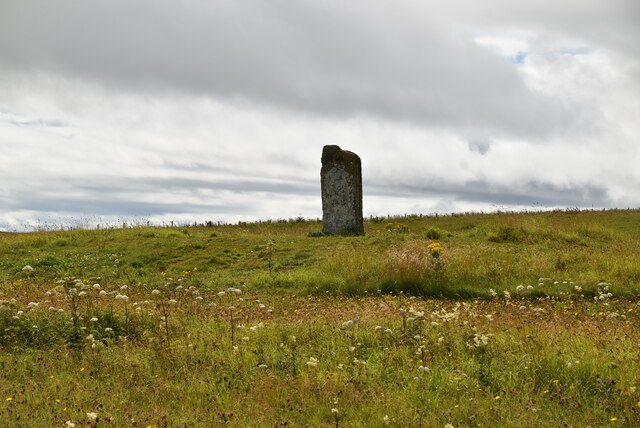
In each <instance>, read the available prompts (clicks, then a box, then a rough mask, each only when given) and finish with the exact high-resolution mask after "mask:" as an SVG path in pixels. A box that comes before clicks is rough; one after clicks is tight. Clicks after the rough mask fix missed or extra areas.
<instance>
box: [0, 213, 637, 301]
mask: <svg viewBox="0 0 640 428" xmlns="http://www.w3.org/2000/svg"><path fill="white" fill-rule="evenodd" d="M320 229H321V224H319V223H316V222H296V221H291V222H267V223H251V224H241V225H234V226H217V227H183V228H145V227H142V228H133V229H117V230H114V229H107V230H73V231H61V232H38V233H28V234H5V235H2V236H1V237H0V254H2V258H1V259H0V281H1V282H2V287H4V290H5V291H7V290H8V289H7V288H6V287H8V284H10V283H13V282H15V281H20V280H24V279H27V278H28V280H29V284H30V286H31V287H34V286H39V285H40V284H43V283H44V284H45V287H46V284H48V282H50V281H53V280H56V279H59V278H62V277H65V276H75V277H79V278H90V277H101V278H103V281H109V282H111V283H114V284H115V283H126V284H129V285H135V286H136V287H146V288H149V287H151V288H153V287H154V284H155V283H157V282H159V281H162V278H163V277H165V276H183V275H185V272H188V273H189V275H190V278H191V279H192V280H193V281H195V282H197V283H198V284H200V285H206V286H207V287H231V286H237V285H238V284H244V285H246V286H248V287H250V288H251V289H264V288H268V289H274V288H277V289H286V290H290V291H303V292H311V293H324V292H329V293H333V294H345V295H353V294H364V293H377V292H383V293H389V292H400V291H402V292H405V293H410V294H413V295H416V296H446V297H454V298H455V297H462V298H464V297H488V296H489V290H490V289H494V290H508V291H510V292H516V291H517V290H516V287H517V286H518V285H525V286H526V285H532V286H533V287H534V291H531V292H529V293H528V294H529V295H533V296H541V295H545V294H547V295H558V294H560V293H566V292H570V291H571V290H572V287H570V286H569V285H568V283H569V282H573V283H574V285H575V284H578V285H579V286H580V287H582V289H583V290H584V293H586V294H588V295H591V296H593V295H594V294H595V293H597V284H598V283H599V282H602V281H606V282H608V283H610V284H612V286H613V287H615V289H616V291H617V294H618V295H620V296H635V295H638V294H640V263H639V262H638V260H639V255H640V250H639V248H640V211H638V210H626V211H619V210H614V211H588V212H581V211H568V212H564V211H563V212H550V213H533V214H513V213H499V214H471V215H452V216H439V217H420V216H408V217H403V218H396V219H390V220H387V219H372V220H371V221H368V222H367V223H366V235H365V236H363V237H318V238H313V237H309V236H308V235H309V234H312V233H313V232H316V231H319V230H320ZM432 242H438V243H440V244H441V245H442V252H441V256H440V257H439V259H438V262H439V264H440V271H439V272H437V273H436V272H434V267H435V259H434V258H432V257H431V256H430V252H429V250H428V245H429V244H430V243H432ZM25 265H30V266H32V267H33V268H34V269H35V270H34V271H33V273H27V274H26V273H24V272H22V271H21V269H22V267H23V266H25ZM539 278H551V279H553V280H554V281H551V282H545V284H544V286H542V287H539V286H538V284H539V281H538V279H539ZM556 280H557V281H558V282H559V283H560V284H554V282H555V281H556ZM564 281H566V282H567V283H566V284H564V283H563V282H564Z"/></svg>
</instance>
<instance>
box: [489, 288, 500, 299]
mask: <svg viewBox="0 0 640 428" xmlns="http://www.w3.org/2000/svg"><path fill="white" fill-rule="evenodd" d="M489 294H491V297H498V293H496V290H494V289H493V288H490V289H489Z"/></svg>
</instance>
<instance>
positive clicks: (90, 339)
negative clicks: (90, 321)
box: [86, 334, 96, 342]
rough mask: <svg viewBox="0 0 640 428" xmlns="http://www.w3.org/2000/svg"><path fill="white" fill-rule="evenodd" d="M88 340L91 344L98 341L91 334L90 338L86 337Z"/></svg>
mask: <svg viewBox="0 0 640 428" xmlns="http://www.w3.org/2000/svg"><path fill="white" fill-rule="evenodd" d="M86 339H87V340H88V341H89V342H93V341H94V340H96V339H95V338H94V337H93V334H90V335H89V336H87V337H86Z"/></svg>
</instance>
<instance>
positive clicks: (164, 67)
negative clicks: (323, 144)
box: [0, 0, 598, 137]
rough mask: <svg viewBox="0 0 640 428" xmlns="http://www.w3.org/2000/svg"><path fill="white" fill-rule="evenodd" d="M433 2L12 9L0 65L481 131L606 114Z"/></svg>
mask: <svg viewBox="0 0 640 428" xmlns="http://www.w3.org/2000/svg"><path fill="white" fill-rule="evenodd" d="M430 5H431V9H422V8H419V7H416V6H415V4H414V3H412V2H406V3H401V4H398V5H397V4H394V5H393V6H391V5H386V4H382V3H370V2H368V1H367V2H361V1H355V2H349V3H348V4H345V3H344V2H338V1H325V2H315V1H299V0H296V1H286V0H280V1H275V2H268V3H265V2H262V1H258V0H233V1H232V0H220V1H215V2H208V3H200V4H199V5H198V6H197V7H195V6H193V4H192V3H176V2H163V1H160V2H158V1H155V0H154V1H151V0H145V1H137V2H130V1H124V0H114V1H109V2H106V1H98V2H76V1H71V0H63V1H59V2H55V3H52V2H48V1H41V2H38V1H32V2H30V1H23V0H20V1H17V0H14V1H9V2H5V3H4V6H3V9H4V10H3V12H2V13H0V40H1V41H2V42H0V67H4V68H5V69H7V70H10V69H15V70H24V69H31V68H37V67H47V68H49V69H50V70H53V71H57V72H60V73H70V74H71V75H80V76H87V77H89V78H92V79H98V80H102V81H104V82H108V83H109V84H111V85H114V86H115V87H118V86H120V85H124V86H126V87H129V88H137V89H139V90H144V89H145V88H146V89H148V90H153V91H157V90H158V89H159V88H164V87H169V88H177V89H183V90H188V91H194V92H204V93H208V94H211V95H214V96H218V97H227V98H231V99H236V98H238V99H248V100H253V101H257V102H260V103H269V104H275V105H280V106H283V107H286V108H291V109H293V110H303V111H308V112H311V113H314V114H325V115H331V116H335V117H343V116H345V115H347V116H349V115H356V116H357V115H362V114H364V115H374V116H379V117H386V118H390V119H392V120H403V121H409V122H412V123H415V124H419V125H421V126H431V127H455V128H457V129H466V130H467V131H468V132H471V133H477V134H480V135H496V134H505V133H506V134H515V135H525V136H533V137H544V136H546V135H549V134H550V133H555V132H562V131H563V130H564V129H566V128H572V127H583V126H586V125H588V124H589V123H590V122H591V121H592V119H593V117H591V116H592V115H597V114H598V112H597V110H595V109H594V110H593V111H587V112H586V113H588V114H586V116H587V118H586V119H585V120H582V121H581V122H580V123H576V122H575V120H576V118H577V117H579V116H580V117H583V116H584V114H583V115H575V114H573V113H575V111H572V110H574V109H576V108H577V107H576V106H572V105H568V106H567V105H565V104H564V103H558V102H556V101H555V100H554V99H551V98H548V97H545V96H543V95H540V94H536V93H533V92H531V91H529V90H528V88H527V87H526V85H525V84H524V82H523V80H522V78H521V76H519V75H518V74H517V71H516V70H514V68H513V66H511V65H510V64H508V63H507V61H504V60H503V59H502V58H500V57H498V56H496V55H494V54H493V53H491V52H488V51H487V50H485V49H483V48H481V47H479V46H476V45H475V44H473V43H472V42H471V41H470V40H469V38H465V37H464V35H462V34H458V33H456V32H455V31H454V30H453V29H452V28H449V27H447V26H446V25H443V24H442V23H440V22H439V18H440V15H439V14H438V11H437V10H433V8H434V7H435V6H434V5H433V4H430ZM532 118H535V120H533V119H532ZM541 124H544V126H541Z"/></svg>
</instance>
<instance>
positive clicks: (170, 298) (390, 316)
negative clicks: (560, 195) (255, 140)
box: [0, 210, 640, 427]
mask: <svg viewBox="0 0 640 428" xmlns="http://www.w3.org/2000/svg"><path fill="white" fill-rule="evenodd" d="M320 229H321V225H320V224H319V223H317V222H305V221H300V220H295V221H291V222H263V223H243V224H241V225H233V226H231V225H229V226H213V227H180V228H147V227H144V228H130V229H119V230H72V231H56V232H37V233H28V234H0V364H1V365H2V371H1V372H0V426H8V427H10V426H16V427H17V426H72V425H73V424H76V426H220V425H225V424H226V425H229V426H274V425H275V426H345V427H347V426H362V425H371V426H386V425H388V426H429V427H431V426H447V425H448V424H451V425H452V426H455V427H458V426H477V425H478V424H480V425H482V426H487V425H489V426H558V425H562V424H567V425H568V426H587V425H591V426H608V425H612V426H615V425H619V426H629V427H632V426H638V425H640V390H639V389H637V388H638V387H640V358H639V357H640V355H639V350H638V346H637V344H638V343H640V329H638V322H639V321H640V319H639V316H638V313H639V312H640V305H639V303H638V296H640V262H639V260H640V250H638V249H639V248H640V245H639V244H640V211H637V210H626V211H624V210H614V211H591V212H581V211H570V212H549V213H529V214H513V213H498V214H471V215H455V216H439V217H421V216H406V217H402V218H394V219H379V218H373V219H370V220H369V221H368V222H367V223H366V225H365V230H366V235H365V236H362V237H327V236H317V235H320V234H317V233H314V232H317V231H319V230H320Z"/></svg>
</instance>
